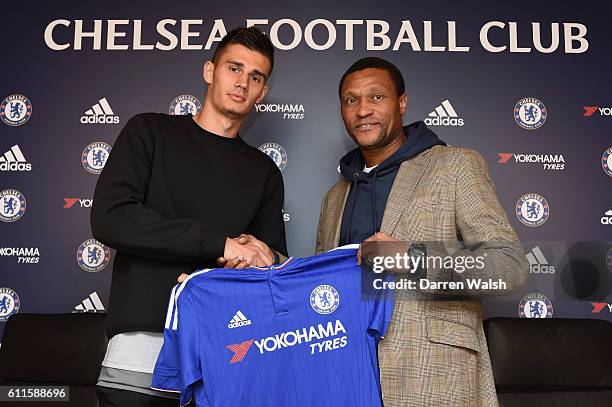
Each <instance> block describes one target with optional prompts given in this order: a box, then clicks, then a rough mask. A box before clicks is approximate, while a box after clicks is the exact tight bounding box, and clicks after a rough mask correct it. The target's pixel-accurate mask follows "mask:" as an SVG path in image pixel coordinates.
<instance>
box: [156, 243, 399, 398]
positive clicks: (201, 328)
mask: <svg viewBox="0 0 612 407" xmlns="http://www.w3.org/2000/svg"><path fill="white" fill-rule="evenodd" d="M356 254H357V245H351V246H346V247H343V248H339V249H336V250H333V251H330V252H327V253H324V254H322V255H319V256H313V257H309V258H291V259H289V260H288V261H287V262H286V263H284V264H283V265H281V266H273V267H270V268H249V269H244V270H233V269H212V270H201V271H198V272H195V273H193V274H192V275H191V276H189V278H188V279H187V280H185V281H184V282H183V283H182V284H179V285H177V286H176V287H175V288H174V289H173V291H172V295H171V298H170V303H169V306H168V312H167V318H166V326H165V329H164V345H163V347H162V350H161V352H160V354H159V358H158V360H157V364H156V366H155V371H154V373H153V381H152V385H151V387H152V388H155V389H161V390H168V391H179V392H181V404H185V403H187V402H188V401H189V400H190V399H191V398H192V397H194V396H195V398H196V402H197V405H198V406H215V407H217V406H246V405H249V406H268V407H269V406H314V405H317V406H336V407H341V406H369V407H375V406H381V405H382V403H381V395H380V379H379V371H378V359H377V345H378V343H379V341H380V340H381V339H382V338H383V336H384V335H385V332H386V330H387V327H388V325H389V322H390V320H391V315H392V312H393V294H392V293H387V292H379V293H378V295H371V294H368V295H364V294H363V293H362V281H361V280H362V275H363V273H362V272H361V269H360V267H359V266H358V265H357V255H356Z"/></svg>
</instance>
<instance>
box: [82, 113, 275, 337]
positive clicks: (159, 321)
mask: <svg viewBox="0 0 612 407" xmlns="http://www.w3.org/2000/svg"><path fill="white" fill-rule="evenodd" d="M283 199H284V186H283V178H282V175H281V173H280V171H279V169H278V167H277V166H276V165H275V164H274V162H273V161H272V160H271V159H270V158H268V157H267V156H266V155H265V154H264V153H262V152H260V151H259V150H257V149H256V148H253V147H251V146H249V145H248V144H246V143H245V142H244V141H243V140H242V139H241V138H240V137H236V138H226V137H221V136H217V135H215V134H213V133H210V132H208V131H206V130H204V129H202V128H201V127H200V126H198V124H197V123H195V122H194V121H193V119H192V117H191V116H190V115H188V116H169V115H165V114H158V113H145V114H139V115H136V116H134V117H133V118H131V119H130V120H129V121H128V122H127V124H126V125H125V127H124V128H123V130H122V131H121V133H120V134H119V137H118V138H117V141H116V142H115V145H114V146H113V149H112V151H111V154H110V156H109V158H108V161H107V162H106V165H105V167H104V170H103V171H102V174H100V178H99V180H98V184H97V185H96V190H95V194H94V203H93V207H92V211H91V227H92V232H93V235H94V237H95V238H96V239H97V240H99V241H100V242H102V243H104V244H106V245H108V246H110V247H112V248H114V249H116V250H117V254H116V256H115V260H114V263H113V264H114V266H113V276H112V284H111V292H110V302H109V309H108V322H107V327H108V334H109V337H111V336H113V335H116V334H118V333H122V332H130V331H151V332H163V328H164V321H165V317H166V309H167V306H168V298H169V296H170V290H171V289H172V287H173V286H174V285H175V284H176V283H177V280H176V279H177V277H178V276H179V275H180V274H181V273H187V274H189V273H191V272H193V271H194V270H196V269H199V268H209V267H215V260H216V258H217V257H220V256H222V255H223V250H224V247H225V238H226V237H236V236H238V235H239V234H240V233H249V234H252V235H254V236H255V237H256V238H258V239H260V240H262V241H264V242H265V243H267V244H268V245H269V246H270V248H272V249H274V250H276V251H278V252H280V253H282V254H285V255H286V254H287V244H286V241H285V226H284V223H283V217H282V206H283Z"/></svg>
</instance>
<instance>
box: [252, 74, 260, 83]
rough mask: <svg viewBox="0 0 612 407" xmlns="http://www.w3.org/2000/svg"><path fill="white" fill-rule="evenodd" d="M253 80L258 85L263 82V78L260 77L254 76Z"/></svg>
mask: <svg viewBox="0 0 612 407" xmlns="http://www.w3.org/2000/svg"><path fill="white" fill-rule="evenodd" d="M251 79H253V80H254V81H255V82H257V83H259V82H261V78H260V77H259V76H258V75H253V76H252V77H251Z"/></svg>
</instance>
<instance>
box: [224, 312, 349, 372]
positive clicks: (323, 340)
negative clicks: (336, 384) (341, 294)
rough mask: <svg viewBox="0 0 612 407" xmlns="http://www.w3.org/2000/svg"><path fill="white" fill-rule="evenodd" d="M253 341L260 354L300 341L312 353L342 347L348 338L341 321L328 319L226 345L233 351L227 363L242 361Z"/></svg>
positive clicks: (298, 343) (290, 345)
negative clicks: (264, 336) (256, 338)
mask: <svg viewBox="0 0 612 407" xmlns="http://www.w3.org/2000/svg"><path fill="white" fill-rule="evenodd" d="M340 333H343V334H344V335H343V336H341V337H336V338H333V339H327V338H331V337H335V336H337V335H339V334H340ZM315 341H320V342H315ZM253 342H254V343H255V346H256V347H257V349H258V350H259V354H260V355H263V354H264V353H267V352H275V351H277V350H279V349H282V348H290V347H293V346H296V345H300V344H302V343H309V346H310V354H311V355H314V354H316V353H321V352H327V351H330V350H334V349H339V348H344V347H345V346H346V345H347V342H348V338H347V336H346V329H345V328H344V325H342V322H340V320H338V319H337V320H336V321H334V322H332V321H329V322H327V323H326V324H317V325H311V326H310V327H308V328H301V329H296V330H295V331H287V332H283V333H280V334H276V335H274V336H268V337H267V338H263V339H260V340H254V339H248V340H246V341H243V342H241V343H236V344H232V345H227V346H226V348H227V349H228V350H230V351H231V352H233V355H232V358H231V360H230V362H229V363H230V364H233V363H238V362H242V360H243V359H244V358H245V356H246V354H247V353H248V351H249V349H250V348H251V345H252V344H253ZM310 342H314V343H310Z"/></svg>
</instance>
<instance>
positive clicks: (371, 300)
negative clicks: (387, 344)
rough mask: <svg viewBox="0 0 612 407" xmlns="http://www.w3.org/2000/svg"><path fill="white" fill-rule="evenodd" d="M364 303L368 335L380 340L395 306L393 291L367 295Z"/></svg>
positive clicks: (387, 290)
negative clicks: (366, 313) (367, 319)
mask: <svg viewBox="0 0 612 407" xmlns="http://www.w3.org/2000/svg"><path fill="white" fill-rule="evenodd" d="M365 301H366V309H367V312H368V318H369V322H368V333H370V334H371V335H373V336H374V337H376V338H377V339H379V340H380V339H382V338H383V337H384V336H385V335H386V334H387V328H388V327H389V323H390V322H391V317H392V316H393V306H394V305H395V301H394V293H393V290H389V289H384V290H378V291H376V292H375V293H373V294H370V295H368V298H367V299H366V300H365Z"/></svg>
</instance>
